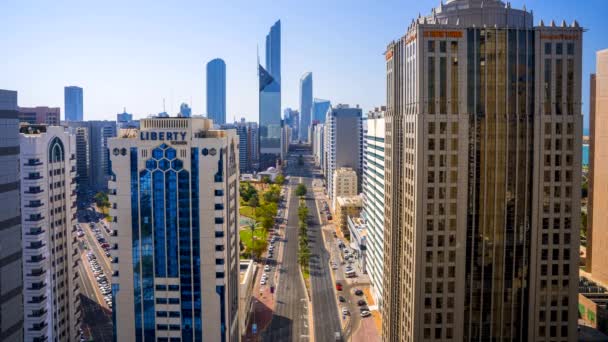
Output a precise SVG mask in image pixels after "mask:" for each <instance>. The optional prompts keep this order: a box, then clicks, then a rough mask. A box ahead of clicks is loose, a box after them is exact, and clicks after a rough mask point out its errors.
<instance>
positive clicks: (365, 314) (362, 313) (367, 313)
mask: <svg viewBox="0 0 608 342" xmlns="http://www.w3.org/2000/svg"><path fill="white" fill-rule="evenodd" d="M371 314H372V313H371V312H369V310H365V311H361V317H367V316H369V315H371Z"/></svg>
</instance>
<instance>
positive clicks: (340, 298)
mask: <svg viewBox="0 0 608 342" xmlns="http://www.w3.org/2000/svg"><path fill="white" fill-rule="evenodd" d="M338 301H340V303H344V302H346V298H344V297H343V296H338Z"/></svg>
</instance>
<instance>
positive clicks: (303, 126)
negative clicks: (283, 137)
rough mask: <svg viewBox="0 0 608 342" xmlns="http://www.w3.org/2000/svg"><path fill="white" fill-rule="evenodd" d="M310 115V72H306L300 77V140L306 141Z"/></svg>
mask: <svg viewBox="0 0 608 342" xmlns="http://www.w3.org/2000/svg"><path fill="white" fill-rule="evenodd" d="M311 116H312V72H307V73H305V74H304V75H302V78H300V127H299V128H300V131H299V132H298V134H299V137H300V140H302V141H305V142H309V141H308V130H309V128H310V118H311Z"/></svg>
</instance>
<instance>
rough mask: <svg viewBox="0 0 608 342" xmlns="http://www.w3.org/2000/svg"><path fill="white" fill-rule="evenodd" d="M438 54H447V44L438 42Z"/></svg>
mask: <svg viewBox="0 0 608 342" xmlns="http://www.w3.org/2000/svg"><path fill="white" fill-rule="evenodd" d="M439 52H441V53H446V52H447V42H445V41H442V42H439Z"/></svg>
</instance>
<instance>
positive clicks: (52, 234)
mask: <svg viewBox="0 0 608 342" xmlns="http://www.w3.org/2000/svg"><path fill="white" fill-rule="evenodd" d="M20 131H21V136H20V143H21V160H22V161H23V166H22V169H21V208H22V213H21V214H22V216H21V225H22V239H23V246H24V250H23V296H24V311H25V315H24V316H23V320H24V332H25V341H77V340H78V338H79V336H80V333H79V331H78V329H79V328H80V313H81V311H80V310H79V308H78V307H79V306H80V299H79V298H78V294H79V289H78V286H77V284H76V283H77V281H78V277H79V276H80V275H79V274H78V272H77V268H78V263H79V261H80V256H79V255H80V253H78V247H77V242H78V239H77V238H76V233H75V232H74V230H73V229H72V226H73V225H75V224H76V220H75V214H76V203H75V201H76V178H75V176H76V154H75V137H74V135H72V134H70V133H68V130H67V128H65V127H60V126H46V125H24V126H22V127H21V129H20Z"/></svg>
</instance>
